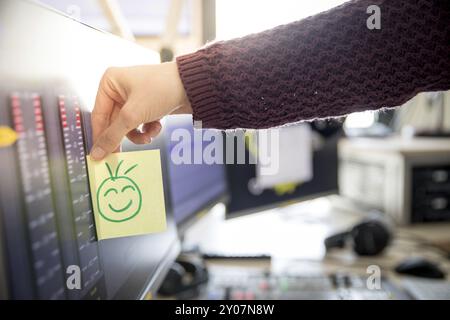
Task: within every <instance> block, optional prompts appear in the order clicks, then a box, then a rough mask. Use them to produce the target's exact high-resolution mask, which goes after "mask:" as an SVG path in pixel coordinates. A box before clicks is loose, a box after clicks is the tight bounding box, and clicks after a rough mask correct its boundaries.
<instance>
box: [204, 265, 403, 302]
mask: <svg viewBox="0 0 450 320" xmlns="http://www.w3.org/2000/svg"><path fill="white" fill-rule="evenodd" d="M199 298H200V299H211V300H278V299H283V300H392V299H400V300H404V299H408V298H409V296H408V295H406V294H405V292H404V291H403V290H400V289H398V288H397V287H396V286H394V285H393V284H392V283H390V282H389V281H387V280H386V279H384V280H382V282H381V288H380V289H369V288H368V287H367V285H366V279H365V278H364V277H362V276H359V275H355V274H350V273H334V274H330V275H325V274H306V275H305V274H273V273H265V272H257V271H250V270H239V271H237V270H233V271H220V272H214V271H212V272H210V279H209V282H208V284H207V285H206V288H205V289H204V290H202V291H201V295H200V297H199Z"/></svg>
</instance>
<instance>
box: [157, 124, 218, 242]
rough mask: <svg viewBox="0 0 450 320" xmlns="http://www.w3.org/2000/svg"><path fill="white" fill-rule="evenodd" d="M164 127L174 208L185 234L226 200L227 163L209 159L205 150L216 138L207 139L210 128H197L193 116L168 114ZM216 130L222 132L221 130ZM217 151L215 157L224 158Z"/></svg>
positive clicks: (177, 221)
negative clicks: (202, 217)
mask: <svg viewBox="0 0 450 320" xmlns="http://www.w3.org/2000/svg"><path fill="white" fill-rule="evenodd" d="M165 128H166V129H165V132H164V134H165V139H166V140H167V141H168V145H169V146H168V148H167V157H168V159H169V164H168V171H169V183H170V185H171V188H170V191H171V192H170V197H171V202H172V210H173V214H174V218H175V221H176V223H177V227H178V230H179V232H180V234H182V233H183V231H184V230H185V229H186V228H187V227H188V226H189V225H190V224H192V222H193V221H195V220H196V219H197V218H199V217H201V216H202V214H204V213H205V212H206V210H207V209H208V208H210V207H212V206H213V205H215V204H216V203H217V202H223V201H225V200H226V191H227V185H226V180H225V172H224V165H223V163H222V162H215V163H208V159H206V158H205V157H204V155H205V154H204V152H205V150H206V148H207V146H209V145H210V144H211V143H213V142H214V139H211V140H212V141H206V140H208V139H206V138H204V137H206V135H208V130H196V131H195V132H194V128H193V125H192V117H191V116H182V115H177V116H169V117H168V118H167V120H166V122H165ZM210 133H211V131H210ZM213 133H214V132H213ZM215 134H216V135H217V137H221V136H222V134H221V133H219V132H215ZM216 152H218V154H217V155H216V157H215V158H216V159H218V160H220V161H221V160H222V159H223V157H222V150H221V149H216Z"/></svg>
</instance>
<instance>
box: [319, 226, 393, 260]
mask: <svg viewBox="0 0 450 320" xmlns="http://www.w3.org/2000/svg"><path fill="white" fill-rule="evenodd" d="M391 238H392V235H391V231H390V230H389V227H388V226H387V224H386V223H384V222H383V221H380V220H379V219H370V220H367V221H363V222H361V223H359V224H357V225H355V226H354V227H353V228H352V229H351V230H349V231H346V232H341V233H338V234H335V235H333V236H330V237H328V238H326V239H325V248H326V250H327V251H328V250H330V249H332V248H344V247H345V246H346V245H347V244H348V243H349V242H350V243H351V246H352V247H353V251H355V253H356V254H358V255H360V256H374V255H377V254H380V253H381V252H382V251H383V250H384V249H385V248H386V247H387V246H388V245H389V243H390V242H391Z"/></svg>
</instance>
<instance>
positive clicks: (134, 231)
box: [87, 150, 166, 240]
mask: <svg viewBox="0 0 450 320" xmlns="http://www.w3.org/2000/svg"><path fill="white" fill-rule="evenodd" d="M87 164H88V172H89V183H90V187H91V198H92V207H93V210H94V217H95V225H96V229H97V238H98V240H103V239H109V238H116V237H128V236H134V235H141V234H147V233H154V232H162V231H164V230H165V229H166V212H165V206H164V190H163V180H162V173H161V158H160V153H159V150H145V151H135V152H121V153H113V154H111V155H109V156H108V157H106V158H105V159H104V160H102V161H93V160H92V159H91V158H90V156H87Z"/></svg>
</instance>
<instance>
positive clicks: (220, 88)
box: [177, 0, 450, 129]
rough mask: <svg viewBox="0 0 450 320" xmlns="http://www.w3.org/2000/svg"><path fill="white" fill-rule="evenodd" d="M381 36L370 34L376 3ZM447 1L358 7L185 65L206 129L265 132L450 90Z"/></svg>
mask: <svg viewBox="0 0 450 320" xmlns="http://www.w3.org/2000/svg"><path fill="white" fill-rule="evenodd" d="M372 4H377V5H378V6H379V7H380V8H381V30H369V29H368V28H367V27H366V20H367V18H368V16H369V15H368V14H367V13H366V9H367V7H368V6H369V5H372ZM449 7H450V5H449V2H448V1H446V0H438V1H432V0H419V1H414V2H412V1H411V2H410V1H394V0H392V1H380V0H378V1H374V0H370V1H365V0H363V1H353V2H349V3H346V4H344V5H342V6H340V7H337V8H335V9H332V10H330V11H327V12H324V13H322V14H319V15H316V16H313V17H309V18H307V19H304V20H302V21H298V22H294V23H291V24H288V25H285V26H280V27H277V28H275V29H272V30H268V31H265V32H262V33H258V34H254V35H249V36H247V37H244V38H240V39H235V40H231V41H226V42H218V43H215V44H212V45H210V46H208V47H206V48H204V49H201V50H199V51H198V52H196V53H194V54H191V55H187V56H182V57H179V58H178V59H177V63H178V68H179V71H180V76H181V79H182V82H183V85H184V88H185V90H186V93H187V96H188V98H189V101H190V103H191V106H192V109H193V113H194V119H196V120H201V121H202V122H203V127H214V128H218V129H229V128H238V127H240V128H266V127H273V126H278V125H282V124H285V123H290V122H296V121H301V120H310V119H314V118H323V117H330V116H340V115H344V114H348V113H350V112H354V111H362V110H369V109H371V110H373V109H378V108H382V107H394V106H397V105H400V104H402V103H403V102H405V101H407V100H408V99H409V98H411V97H412V96H414V95H415V94H416V93H417V92H420V91H431V90H444V89H448V88H450V73H449V72H450V61H449V60H450V59H449V56H450V51H449V33H450V31H449V21H450V8H449Z"/></svg>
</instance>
